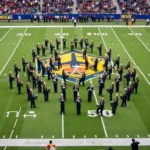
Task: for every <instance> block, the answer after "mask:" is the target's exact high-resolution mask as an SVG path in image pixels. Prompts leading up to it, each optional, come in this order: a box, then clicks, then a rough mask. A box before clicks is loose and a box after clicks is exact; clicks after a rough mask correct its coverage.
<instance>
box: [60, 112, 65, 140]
mask: <svg viewBox="0 0 150 150" xmlns="http://www.w3.org/2000/svg"><path fill="white" fill-rule="evenodd" d="M61 116H62V138H64V137H65V135H64V133H65V131H64V114H62V115H61Z"/></svg>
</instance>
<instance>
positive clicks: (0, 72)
mask: <svg viewBox="0 0 150 150" xmlns="http://www.w3.org/2000/svg"><path fill="white" fill-rule="evenodd" d="M27 29H28V28H26V29H25V31H24V33H23V35H22V37H21V38H20V40H19V42H18V44H17V45H16V47H15V49H14V50H13V52H12V53H11V55H10V57H9V58H8V60H7V62H6V64H5V65H4V67H3V68H2V70H1V71H0V75H1V74H2V72H3V71H4V69H5V68H6V66H7V64H8V63H9V61H10V59H11V58H12V56H13V55H14V53H15V51H16V50H17V48H18V46H19V44H20V43H21V41H22V39H23V37H24V35H25V33H26V31H27Z"/></svg>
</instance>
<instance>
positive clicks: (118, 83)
mask: <svg viewBox="0 0 150 150" xmlns="http://www.w3.org/2000/svg"><path fill="white" fill-rule="evenodd" d="M115 82H116V92H119V85H120V78H119V74H117V75H116V78H115Z"/></svg>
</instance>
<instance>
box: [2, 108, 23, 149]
mask: <svg viewBox="0 0 150 150" xmlns="http://www.w3.org/2000/svg"><path fill="white" fill-rule="evenodd" d="M20 112H21V106H20V108H19V111H18V115H17V116H16V120H15V123H14V126H13V129H12V131H11V134H10V136H9V139H7V140H6V143H5V145H4V146H5V148H4V150H6V149H7V146H8V145H9V143H10V141H11V137H12V135H13V133H14V130H15V127H16V124H17V121H18V118H19V115H20ZM0 143H1V142H0Z"/></svg>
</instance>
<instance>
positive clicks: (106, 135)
mask: <svg viewBox="0 0 150 150" xmlns="http://www.w3.org/2000/svg"><path fill="white" fill-rule="evenodd" d="M90 83H91V84H92V80H91V79H90ZM93 94H94V97H95V102H96V105H98V100H97V97H96V94H95V90H93ZM100 118H101V122H102V126H103V129H104V133H105V137H108V134H107V131H106V127H105V124H104V120H103V117H102V116H101V117H100Z"/></svg>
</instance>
